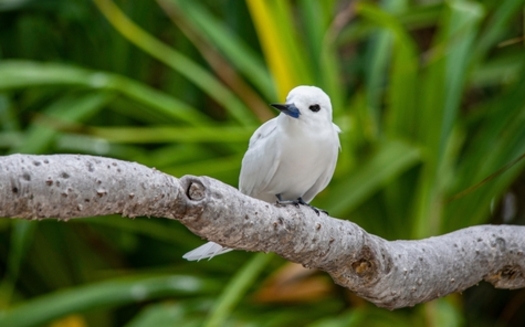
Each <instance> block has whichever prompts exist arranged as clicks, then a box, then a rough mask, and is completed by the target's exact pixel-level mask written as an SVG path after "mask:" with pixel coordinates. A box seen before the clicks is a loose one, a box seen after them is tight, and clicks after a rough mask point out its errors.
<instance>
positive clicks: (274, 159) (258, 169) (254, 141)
mask: <svg viewBox="0 0 525 327" xmlns="http://www.w3.org/2000/svg"><path fill="white" fill-rule="evenodd" d="M276 127H277V120H276V118H274V119H270V120H269V121H267V122H266V123H264V124H263V125H261V127H259V128H258V129H257V130H256V131H255V133H253V135H252V137H251V138H250V145H249V147H248V150H247V151H246V154H245V155H244V158H243V159H242V167H241V174H240V176H239V190H240V191H241V192H242V193H244V194H246V195H249V196H252V197H255V198H260V197H261V196H262V195H261V192H264V190H265V189H266V187H267V186H268V183H269V182H270V181H271V179H272V177H273V176H274V174H275V171H276V170H277V167H278V166H279V157H280V153H279V151H278V150H279V147H276V146H275V145H276V144H275V142H276V139H275V137H274V133H275V131H276ZM272 197H273V195H272ZM261 200H266V201H268V200H269V201H271V199H263V198H261Z"/></svg>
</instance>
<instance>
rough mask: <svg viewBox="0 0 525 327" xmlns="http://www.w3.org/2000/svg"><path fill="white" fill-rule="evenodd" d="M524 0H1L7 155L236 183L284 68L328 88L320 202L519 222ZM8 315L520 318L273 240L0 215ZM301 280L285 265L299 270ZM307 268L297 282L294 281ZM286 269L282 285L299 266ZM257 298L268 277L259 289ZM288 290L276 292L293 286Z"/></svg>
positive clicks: (442, 227)
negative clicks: (329, 267) (329, 150)
mask: <svg viewBox="0 0 525 327" xmlns="http://www.w3.org/2000/svg"><path fill="white" fill-rule="evenodd" d="M524 9H525V7H524V1H523V0H485V1H479V2H477V1H466V0H465V1H463V0H450V1H438V0H435V1H424V0H419V1H415V0H414V1H406V0H382V1H378V2H376V1H342V0H341V1H335V0H323V1H313V0H296V1H291V0H289V1H288V0H287V1H285V0H265V1H262V0H246V2H242V1H237V0H218V1H211V0H209V1H190V0H157V1H156V2H155V1H124V0H121V1H115V2H111V1H106V0H93V1H88V0H33V1H31V0H10V1H5V0H4V1H0V153H1V154H9V153H33V154H38V153H86V154H94V155H101V156H107V157H114V158H120V159H123V160H130V161H137V162H140V163H143V164H145V165H147V166H151V167H156V168H157V169H159V170H162V171H164V172H166V173H169V174H172V175H174V176H178V177H180V176H183V175H185V174H195V175H208V176H211V177H214V178H217V179H220V180H222V181H224V182H226V183H229V184H231V185H237V176H238V173H239V169H240V162H241V158H242V156H243V153H244V151H245V150H246V147H247V142H248V138H249V137H250V135H251V133H252V132H253V131H254V130H255V129H256V128H257V126H258V125H259V124H260V123H261V122H263V121H265V120H267V119H269V118H271V117H272V116H273V115H275V113H274V112H273V111H272V110H271V109H270V107H269V106H268V105H267V103H271V102H276V101H283V100H284V96H285V94H286V93H287V92H288V91H289V89H290V88H292V87H293V86H295V85H298V84H314V85H318V86H320V87H322V88H323V89H324V90H325V91H326V92H327V93H328V94H330V96H331V98H332V102H333V105H334V112H335V118H334V119H335V122H336V123H337V124H338V125H339V126H340V127H341V128H342V130H343V133H342V134H341V139H342V148H343V150H342V152H341V154H340V159H339V163H338V167H337V171H336V174H335V176H334V178H333V181H332V183H331V184H330V186H329V188H328V189H327V190H326V191H325V192H323V193H321V194H320V195H319V196H318V197H317V198H316V199H315V200H314V204H315V205H316V206H318V207H321V208H325V209H326V210H328V211H329V212H330V213H331V215H332V216H336V217H340V218H343V219H349V220H351V221H354V222H356V223H358V224H359V225H361V226H362V227H363V228H365V229H366V230H367V231H369V232H371V233H375V234H377V235H380V236H382V237H385V238H387V239H400V238H405V239H417V238H423V237H427V236H431V235H438V234H442V233H445V232H448V231H452V230H456V229H459V228H462V227H466V226H471V225H475V224H481V223H486V222H489V221H491V222H505V223H522V222H523V221H522V220H523V219H520V217H523V211H524V210H523V209H524V203H522V202H523V201H522V200H521V201H520V200H519V199H523V198H525V191H524V189H525V183H524V179H523V176H521V175H520V174H522V172H523V168H524V165H525V161H518V162H517V163H515V164H514V165H512V166H511V167H510V168H508V169H506V170H505V171H504V172H503V173H501V174H499V175H497V176H495V178H493V179H491V180H490V181H488V182H486V183H484V184H483V185H481V186H480V187H479V188H477V189H475V190H473V191H472V192H470V193H468V194H466V195H464V196H462V197H460V198H457V199H455V198H453V196H454V195H455V194H458V193H459V192H461V191H462V190H465V189H467V188H469V187H471V186H472V185H475V184H476V183H478V182H479V181H481V180H483V179H484V178H485V177H487V176H489V175H490V174H491V173H493V172H495V171H497V170H498V169H500V168H501V167H503V166H505V165H506V164H507V163H509V162H512V161H513V160H515V159H516V158H518V157H520V155H521V154H522V153H524V152H525V48H524V40H523V35H524V24H523V21H524ZM0 239H1V242H0V262H1V265H0V277H1V280H0V325H1V326H11V327H13V326H42V325H44V326H47V325H50V326H101V327H104V326H128V327H141V326H201V325H205V326H268V327H269V326H292V325H293V326H312V327H313V326H315V327H321V326H322V327H327V326H334V327H337V326H393V325H395V326H495V325H497V326H506V325H509V326H511V325H512V326H517V325H524V324H525V318H524V317H523V315H520V314H519V312H520V310H521V311H522V310H523V309H524V306H525V304H524V301H523V299H524V298H525V296H524V295H525V293H524V292H523V291H514V292H509V291H501V290H499V291H496V290H493V289H492V288H491V287H490V286H487V285H484V284H482V285H480V286H477V287H474V288H472V289H470V290H468V291H467V292H466V293H465V294H464V295H457V294H456V295H451V296H448V297H445V298H443V299H439V300H435V301H432V302H430V303H427V304H422V305H418V306H417V307H415V308H412V309H403V310H397V311H395V312H389V311H385V310H383V309H379V308H376V307H375V306H373V305H371V304H369V303H366V302H365V301H363V300H361V299H359V298H357V297H356V296H355V295H353V294H351V292H349V291H347V290H343V289H341V288H339V287H338V286H336V285H334V284H333V283H332V282H331V281H330V280H329V279H328V278H327V276H326V275H324V274H322V273H319V272H317V273H316V272H312V273H311V274H307V275H306V276H304V273H297V274H294V273H291V275H292V277H294V278H295V279H296V281H295V283H297V285H296V287H295V288H294V287H293V285H292V288H290V289H288V288H286V287H285V286H282V287H283V289H286V290H287V291H285V292H284V293H286V294H280V293H279V292H278V291H275V290H274V291H272V285H273V284H272V283H274V284H275V280H276V279H277V280H278V279H279V278H282V277H283V276H286V275H287V274H290V272H289V271H290V269H292V268H291V267H292V266H291V265H289V264H287V263H286V262H285V261H284V260H282V259H280V258H278V257H276V256H274V255H265V254H249V253H243V252H233V253H230V254H227V255H224V256H221V257H218V258H215V259H213V260H211V261H207V262H199V263H189V262H185V261H183V260H182V258H181V256H182V254H183V253H185V252H186V251H188V250H190V249H191V248H193V247H195V246H197V245H199V244H201V243H202V241H201V240H199V239H198V238H197V237H195V236H194V235H192V234H191V233H189V232H188V231H187V230H186V229H185V228H184V227H183V226H182V225H180V224H178V223H176V222H173V221H165V220H163V219H146V218H140V219H136V220H129V219H123V218H120V217H98V218H90V219H82V220H76V221H70V222H68V223H58V222H55V221H46V222H44V221H42V222H27V221H14V220H13V221H10V220H5V219H4V220H0ZM294 278H292V279H294ZM297 280H298V281H297ZM288 283H291V284H293V283H294V282H291V281H290V280H289V281H288ZM264 294H266V295H264ZM285 298H286V300H285Z"/></svg>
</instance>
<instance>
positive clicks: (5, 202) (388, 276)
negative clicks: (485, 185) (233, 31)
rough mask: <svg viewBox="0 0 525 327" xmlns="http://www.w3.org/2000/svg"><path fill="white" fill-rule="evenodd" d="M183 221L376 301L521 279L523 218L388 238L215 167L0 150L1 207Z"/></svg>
mask: <svg viewBox="0 0 525 327" xmlns="http://www.w3.org/2000/svg"><path fill="white" fill-rule="evenodd" d="M115 213H118V214H122V215H124V216H127V217H135V216H155V217H164V218H169V219H177V220H179V221H181V222H182V223H183V224H184V225H186V227H188V228H189V229H190V230H191V231H192V232H194V233H195V234H197V235H199V236H202V237H204V238H206V239H208V240H210V241H214V242H217V243H219V244H221V245H224V246H227V247H231V248H235V249H242V250H246V251H265V252H275V253H277V254H279V255H281V256H282V257H284V258H286V259H288V260H290V261H294V262H298V263H301V264H303V265H304V266H305V267H309V268H317V269H320V270H324V271H326V272H327V273H329V274H330V275H331V276H332V278H333V279H334V281H335V282H336V283H338V284H340V285H342V286H344V287H347V288H349V289H350V290H352V291H354V292H356V293H357V294H358V295H360V296H361V297H363V298H366V299H367V300H369V301H371V302H373V303H375V304H376V305H378V306H381V307H386V308H389V309H393V308H400V307H405V306H413V305H415V304H417V303H421V302H424V301H428V300H431V299H434V298H437V297H441V296H444V295H447V294H450V293H453V292H458V291H463V290H464V289H466V288H468V287H470V286H472V285H474V284H476V283H478V282H479V281H481V280H486V281H488V282H490V283H492V284H493V285H494V286H495V287H498V288H521V287H525V278H524V275H525V256H524V253H525V227H521V226H504V225H503V226H488V225H484V226H475V227H470V228H465V229H462V230H458V231H456V232H453V233H449V234H446V235H442V236H438V237H431V238H428V239H424V240H419V241H391V242H389V241H386V240H384V239H382V238H380V237H378V236H375V235H371V234H368V233H367V232H366V231H364V230H363V229H362V228H360V227H359V226H357V225H356V224H353V223H351V222H348V221H343V220H339V219H335V218H331V217H328V216H327V215H325V214H320V215H317V214H316V213H315V212H314V211H313V210H311V209H310V208H306V207H299V208H296V207H294V206H284V207H281V206H278V205H272V204H269V203H266V202H263V201H259V200H256V199H253V198H250V197H248V196H246V195H244V194H242V193H240V192H239V191H238V190H237V189H235V188H233V187H231V186H228V185H226V184H224V183H222V182H220V181H217V180H214V179H212V178H209V177H195V176H185V177H183V178H181V179H180V180H179V179H177V178H174V177H172V176H169V175H166V174H164V173H161V172H159V171H157V170H155V169H151V168H147V167H145V166H142V165H139V164H137V163H130V162H125V161H120V160H116V159H108V158H101V157H93V156H81V155H50V156H34V155H11V156H6V157H0V217H12V218H25V219H45V218H56V219H64V220H67V219H70V218H80V217H88V216H97V215H107V214H115Z"/></svg>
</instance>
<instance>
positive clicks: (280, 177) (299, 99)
mask: <svg viewBox="0 0 525 327" xmlns="http://www.w3.org/2000/svg"><path fill="white" fill-rule="evenodd" d="M271 106H272V107H274V108H276V109H278V110H280V111H281V113H280V114H279V116H277V117H275V118H272V119H270V120H269V121H267V122H266V123H264V124H263V125H262V126H261V127H259V128H258V129H257V130H256V131H255V133H253V135H252V137H251V138H250V145H249V147H248V151H246V154H245V155H244V158H243V159H242V168H241V174H240V176H239V190H240V191H241V192H242V193H244V194H246V195H248V196H251V197H253V198H256V199H259V200H263V201H266V202H270V203H272V202H275V201H276V200H277V201H278V202H281V203H295V204H306V205H308V203H309V202H310V201H311V200H312V199H313V198H314V197H315V196H316V195H317V193H319V192H321V191H322V190H323V189H324V188H325V187H326V186H327V185H328V183H329V182H330V180H331V179H332V175H333V174H334V170H335V165H336V162H337V155H338V152H339V149H340V142H339V135H338V134H339V133H340V132H341V130H340V129H339V127H337V125H335V124H334V123H333V122H332V104H331V103H330V98H329V97H328V95H326V93H324V92H323V90H321V89H320V88H318V87H315V86H304V85H302V86H297V87H295V88H294V89H293V90H291V91H290V93H289V94H288V96H287V97H286V103H285V104H272V105H271ZM312 208H313V207H312ZM314 210H316V212H318V211H317V209H315V208H314ZM231 250H232V249H229V248H226V247H223V246H221V245H219V244H217V243H214V242H208V243H206V244H204V245H202V246H200V247H198V248H196V249H194V250H192V251H190V252H188V253H186V254H185V255H184V256H183V258H185V259H187V260H190V261H193V260H201V259H206V258H210V259H211V258H212V257H214V256H216V255H219V254H223V253H226V252H229V251H231Z"/></svg>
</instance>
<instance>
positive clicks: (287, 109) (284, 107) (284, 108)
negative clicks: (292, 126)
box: [270, 103, 301, 118]
mask: <svg viewBox="0 0 525 327" xmlns="http://www.w3.org/2000/svg"><path fill="white" fill-rule="evenodd" d="M270 106H272V107H274V108H275V109H278V110H279V111H281V112H282V113H284V114H287V115H288V116H290V117H293V118H299V115H301V112H300V111H299V109H297V107H296V106H295V105H294V104H293V103H290V104H271V105H270Z"/></svg>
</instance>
